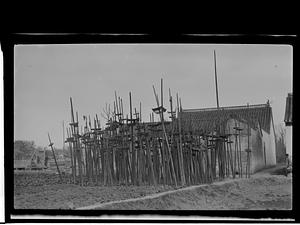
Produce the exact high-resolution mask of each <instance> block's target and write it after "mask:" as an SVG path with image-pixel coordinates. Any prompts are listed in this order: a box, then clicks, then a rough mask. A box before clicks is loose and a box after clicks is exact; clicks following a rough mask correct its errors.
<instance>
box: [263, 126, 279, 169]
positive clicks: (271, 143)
mask: <svg viewBox="0 0 300 225" xmlns="http://www.w3.org/2000/svg"><path fill="white" fill-rule="evenodd" d="M262 133H263V144H265V148H266V166H273V165H276V148H275V137H274V131H273V128H270V134H268V133H267V132H265V131H264V130H262Z"/></svg>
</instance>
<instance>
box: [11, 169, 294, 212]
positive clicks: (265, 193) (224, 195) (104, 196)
mask: <svg viewBox="0 0 300 225" xmlns="http://www.w3.org/2000/svg"><path fill="white" fill-rule="evenodd" d="M28 176H29V177H28ZM64 179H65V181H67V180H68V178H67V177H65V178H64ZM24 181H25V182H24ZM291 186H292V179H291V176H289V177H285V176H283V175H278V173H276V172H274V169H271V170H265V171H263V172H260V173H257V174H255V175H253V176H252V177H251V178H250V179H236V180H226V181H222V182H216V183H214V184H211V185H202V186H198V187H188V188H184V189H178V190H174V188H173V187H170V186H166V187H163V186H159V187H156V188H155V187H153V186H127V187H126V186H113V187H104V186H86V187H80V186H78V185H74V184H61V183H60V181H59V179H57V175H56V176H55V175H47V176H45V175H43V174H42V175H41V174H35V175H28V174H25V175H24V174H16V175H15V185H14V206H15V208H16V209H75V208H79V207H84V206H90V205H94V204H101V203H106V204H105V205H104V206H100V207H94V208H95V209H126V210H127V209H133V210H135V209H138V210H148V209H149V210H156V209H159V210H164V209H166V210H180V209H185V210H193V209H195V210H224V209H225V210H226V209H230V210H235V209H238V210H252V209H254V210H260V209H270V210H272V209H282V210H288V209H291V204H292V187H291ZM172 190H174V191H172ZM165 191H167V193H166V194H162V192H165ZM157 193H160V194H157ZM145 196H146V199H145ZM125 199H135V200H134V201H127V202H122V201H121V202H119V203H114V204H109V203H108V202H111V201H118V200H125Z"/></svg>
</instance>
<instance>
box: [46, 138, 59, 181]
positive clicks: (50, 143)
mask: <svg viewBox="0 0 300 225" xmlns="http://www.w3.org/2000/svg"><path fill="white" fill-rule="evenodd" d="M48 139H49V146H50V147H51V150H52V154H53V158H54V162H55V165H56V169H57V172H58V175H59V178H60V181H61V182H63V180H62V177H61V173H60V170H59V167H58V164H57V161H56V156H55V153H54V150H53V143H52V142H51V139H50V135H49V133H48Z"/></svg>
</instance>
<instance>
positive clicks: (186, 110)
mask: <svg viewBox="0 0 300 225" xmlns="http://www.w3.org/2000/svg"><path fill="white" fill-rule="evenodd" d="M269 106H270V105H269V104H266V103H264V104H254V105H249V106H248V105H241V106H225V107H219V110H226V109H247V108H263V107H269ZM217 109H218V108H217V107H211V108H201V109H182V111H183V112H203V111H214V110H217Z"/></svg>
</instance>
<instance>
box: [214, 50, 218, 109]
mask: <svg viewBox="0 0 300 225" xmlns="http://www.w3.org/2000/svg"><path fill="white" fill-rule="evenodd" d="M214 65H215V84H216V99H217V108H219V93H218V77H217V59H216V51H215V50H214Z"/></svg>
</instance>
